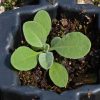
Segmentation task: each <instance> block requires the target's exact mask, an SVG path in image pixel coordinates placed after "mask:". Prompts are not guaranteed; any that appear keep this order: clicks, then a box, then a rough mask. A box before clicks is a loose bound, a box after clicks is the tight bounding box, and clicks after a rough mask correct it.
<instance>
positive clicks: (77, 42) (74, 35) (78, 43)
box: [51, 32, 91, 59]
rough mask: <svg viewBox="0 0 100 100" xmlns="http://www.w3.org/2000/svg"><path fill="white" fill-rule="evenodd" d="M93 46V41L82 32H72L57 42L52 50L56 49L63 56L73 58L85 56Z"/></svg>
mask: <svg viewBox="0 0 100 100" xmlns="http://www.w3.org/2000/svg"><path fill="white" fill-rule="evenodd" d="M90 48H91V41H90V40H89V38H88V37H87V36H85V35H84V34H82V33H80V32H71V33H68V34H67V35H66V36H64V37H63V38H62V39H61V40H60V41H59V42H58V43H56V44H55V45H54V46H53V47H52V48H51V50H56V51H57V52H58V53H59V54H60V55H61V56H63V57H66V58H71V59H78V58H82V57H84V56H85V55H86V54H87V53H88V52H89V51H90Z"/></svg>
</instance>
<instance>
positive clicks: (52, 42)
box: [51, 37, 61, 47]
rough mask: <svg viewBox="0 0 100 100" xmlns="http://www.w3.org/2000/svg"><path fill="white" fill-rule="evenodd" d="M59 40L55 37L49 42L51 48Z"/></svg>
mask: <svg viewBox="0 0 100 100" xmlns="http://www.w3.org/2000/svg"><path fill="white" fill-rule="evenodd" d="M60 40H61V38H60V37H55V38H53V39H52V41H51V47H53V46H54V45H55V44H57V43H58V42H59V41H60Z"/></svg>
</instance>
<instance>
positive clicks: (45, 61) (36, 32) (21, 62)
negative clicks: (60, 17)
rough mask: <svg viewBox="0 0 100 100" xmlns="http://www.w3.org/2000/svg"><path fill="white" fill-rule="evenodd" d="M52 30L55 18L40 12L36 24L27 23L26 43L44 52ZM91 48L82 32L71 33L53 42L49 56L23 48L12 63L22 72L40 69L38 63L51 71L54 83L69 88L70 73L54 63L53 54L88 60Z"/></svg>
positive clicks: (17, 50) (24, 28) (12, 58)
mask: <svg viewBox="0 0 100 100" xmlns="http://www.w3.org/2000/svg"><path fill="white" fill-rule="evenodd" d="M50 30H51V18H50V16H49V14H48V13H47V12H46V11H44V10H41V11H39V12H37V14H36V15H35V17H34V21H28V22H25V23H24V25H23V32H24V36H25V39H26V41H27V42H28V43H29V44H30V45H31V46H32V47H37V48H42V49H43V48H44V47H45V46H46V45H47V44H46V40H47V36H48V35H49V32H50ZM90 47H91V42H90V40H89V39H88V38H87V37H86V36H85V35H84V34H82V33H80V32H71V33H68V34H67V35H65V36H64V37H63V38H60V37H55V38H54V39H53V40H52V41H51V47H50V48H49V51H46V52H36V51H34V50H32V49H30V48H29V47H26V46H21V47H19V48H17V49H16V50H15V52H14V53H13V54H12V56H11V63H12V65H13V67H14V68H16V69H17V70H21V71H27V70H31V69H33V68H35V67H36V65H37V62H38V59H39V63H40V65H41V67H42V68H44V69H46V70H47V69H49V76H50V78H51V80H52V81H53V83H54V84H55V85H57V86H59V87H66V85H67V82H68V72H67V70H66V69H65V67H64V66H62V65H61V64H59V63H57V62H54V57H53V53H52V52H50V51H52V50H55V51H56V52H57V53H58V54H60V55H61V56H63V57H66V58H71V59H78V58H82V57H84V56H85V55H86V54H87V53H88V52H89V51H90Z"/></svg>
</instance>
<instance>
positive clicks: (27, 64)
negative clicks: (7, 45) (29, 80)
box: [11, 46, 38, 71]
mask: <svg viewBox="0 0 100 100" xmlns="http://www.w3.org/2000/svg"><path fill="white" fill-rule="evenodd" d="M37 55H38V52H35V51H33V50H32V49H30V48H28V47H25V46H21V47H19V48H18V49H16V50H15V52H14V53H13V54H12V56H11V63H12V65H13V66H14V68H16V69H17V70H21V71H27V70H31V69H33V68H35V67H36V65H37Z"/></svg>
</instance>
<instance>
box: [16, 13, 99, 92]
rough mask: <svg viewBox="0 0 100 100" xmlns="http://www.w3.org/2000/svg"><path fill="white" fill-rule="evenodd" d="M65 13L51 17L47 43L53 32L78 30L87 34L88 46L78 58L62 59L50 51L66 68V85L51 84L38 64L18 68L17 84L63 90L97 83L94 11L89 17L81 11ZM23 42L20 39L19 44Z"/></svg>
mask: <svg viewBox="0 0 100 100" xmlns="http://www.w3.org/2000/svg"><path fill="white" fill-rule="evenodd" d="M69 15H70V14H69ZM69 15H68V16H67V15H66V16H65V14H60V15H59V17H58V18H57V19H53V20H52V30H51V32H50V35H49V37H48V43H50V41H51V39H52V38H53V37H55V36H60V37H63V35H64V34H67V33H68V32H72V31H80V32H83V33H84V34H86V35H87V36H88V37H89V38H90V40H91V42H92V48H91V51H90V52H89V54H88V55H86V56H85V57H84V58H82V59H78V60H72V59H66V58H64V57H61V56H60V55H58V54H57V53H56V52H53V53H54V57H55V61H57V62H59V63H60V64H63V65H64V66H65V68H66V69H67V70H68V72H69V83H68V86H67V87H66V88H59V87H57V86H55V85H54V84H53V83H52V81H51V80H50V78H49V76H48V72H47V71H45V70H44V69H42V68H41V67H40V65H39V64H38V65H37V67H36V68H35V69H33V70H31V71H26V72H18V75H19V78H20V81H21V85H31V86H36V87H39V88H42V89H47V90H53V91H55V92H57V93H61V92H63V91H65V90H69V89H75V88H77V87H79V86H82V85H85V84H96V83H98V67H99V64H100V63H99V59H100V34H99V32H98V28H97V25H96V18H97V17H96V16H95V15H92V16H91V17H89V16H88V15H86V14H83V13H80V14H78V15H77V14H76V15H74V16H73V17H72V16H71V17H70V16H69ZM77 16H78V17H77ZM24 44H25V43H24V41H23V40H22V45H24ZM83 45H84V44H83Z"/></svg>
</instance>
